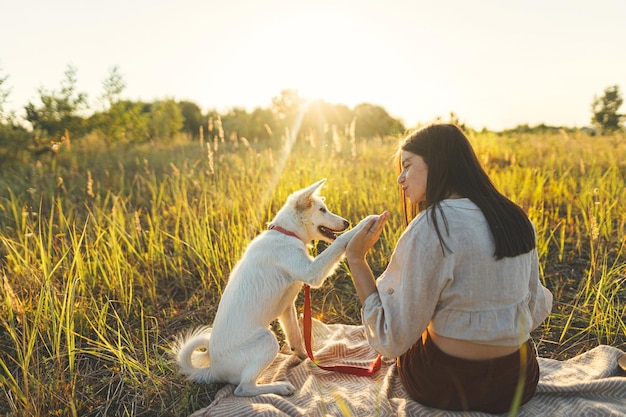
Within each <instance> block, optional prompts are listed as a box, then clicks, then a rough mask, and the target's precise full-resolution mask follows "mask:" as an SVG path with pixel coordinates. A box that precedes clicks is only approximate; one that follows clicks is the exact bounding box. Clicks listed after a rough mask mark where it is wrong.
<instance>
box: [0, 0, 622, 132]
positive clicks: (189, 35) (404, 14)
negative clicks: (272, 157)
mask: <svg viewBox="0 0 626 417" xmlns="http://www.w3.org/2000/svg"><path fill="white" fill-rule="evenodd" d="M3 2H7V3H9V1H8V0H3ZM10 3H11V4H10V6H6V5H3V6H2V7H1V8H0V10H1V13H0V78H2V77H5V76H8V79H7V80H6V82H5V83H4V84H3V85H2V87H3V89H5V88H6V89H9V96H8V103H7V104H8V105H7V107H8V108H9V109H11V110H14V111H16V113H17V114H18V115H23V114H24V111H23V107H24V106H25V105H27V104H28V103H29V102H32V103H34V104H40V102H39V93H38V91H39V89H41V88H44V89H46V90H47V91H58V90H60V87H61V82H62V80H63V78H64V73H65V70H66V69H67V68H68V66H69V65H72V66H73V67H74V68H75V69H76V71H77V80H78V81H77V88H78V90H79V91H81V92H85V93H86V94H87V97H88V99H89V103H90V106H91V109H92V110H101V109H102V104H101V101H100V100H99V97H101V96H102V94H103V86H102V84H103V81H104V80H105V79H106V78H107V77H108V76H109V75H110V73H111V70H112V68H113V67H118V69H119V72H120V73H121V74H122V77H123V79H124V81H125V83H126V86H127V87H126V89H125V90H124V91H123V93H122V98H125V99H129V100H143V101H154V100H159V99H166V98H173V99H176V100H189V101H193V102H195V103H197V104H198V105H199V106H200V108H201V109H202V110H203V112H206V111H208V110H212V109H215V110H218V111H220V112H226V111H228V109H230V108H232V107H243V108H246V109H247V110H249V111H252V110H253V109H254V108H255V107H269V106H270V105H271V100H272V98H273V97H276V96H278V95H280V92H281V91H282V90H285V89H293V90H297V91H298V94H299V95H300V96H301V97H303V98H307V99H323V100H325V101H327V102H329V103H333V104H345V105H347V106H349V107H351V108H352V107H354V106H355V105H357V104H359V103H364V102H365V103H371V104H375V105H379V106H382V107H384V108H385V109H386V110H387V112H388V113H389V114H390V115H391V116H393V117H396V118H399V119H402V120H403V121H404V123H405V125H406V126H407V127H409V128H410V127H413V126H415V125H416V124H418V123H427V122H429V121H432V120H433V119H434V118H436V117H437V116H440V117H442V118H443V119H444V120H447V119H448V116H449V114H450V112H454V113H455V114H456V115H457V116H458V117H459V119H460V120H461V122H463V123H465V124H466V125H468V126H470V127H473V128H475V129H481V128H483V127H486V128H488V129H491V130H502V129H506V128H512V127H515V126H517V125H520V124H529V125H531V126H534V125H537V124H541V123H545V124H547V125H551V126H568V127H583V126H588V125H590V119H591V104H592V102H593V100H594V97H599V96H602V95H603V93H604V90H605V88H607V87H609V86H612V85H618V86H619V87H620V90H621V91H622V93H624V92H625V91H626V53H624V51H625V49H624V40H626V1H624V0H593V1H591V0H584V1H583V0H442V1H434V0H426V1H423V0H406V1H404V0H385V1H382V0H309V1H301V0H226V1H215V0H204V1H202V0H176V1H174V0H107V1H94V0H55V1H50V0H30V1H21V2H18V1H12V2H10ZM621 111H622V113H623V112H625V111H624V107H622V109H621Z"/></svg>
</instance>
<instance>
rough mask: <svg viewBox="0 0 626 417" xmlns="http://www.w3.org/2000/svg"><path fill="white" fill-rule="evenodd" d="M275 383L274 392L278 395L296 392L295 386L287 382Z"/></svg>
mask: <svg viewBox="0 0 626 417" xmlns="http://www.w3.org/2000/svg"><path fill="white" fill-rule="evenodd" d="M275 384H276V385H275V388H276V390H275V391H274V392H275V393H276V394H278V395H293V394H294V393H295V392H296V387H294V386H293V385H292V384H291V383H289V382H276V383H275Z"/></svg>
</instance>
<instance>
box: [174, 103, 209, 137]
mask: <svg viewBox="0 0 626 417" xmlns="http://www.w3.org/2000/svg"><path fill="white" fill-rule="evenodd" d="M178 106H179V107H180V112H181V114H182V115H183V119H184V121H183V131H184V132H185V133H188V134H190V135H191V137H192V138H198V136H199V134H200V126H202V125H204V117H203V116H202V110H200V107H199V106H198V105H197V104H196V103H194V102H192V101H184V100H183V101H181V102H179V103H178Z"/></svg>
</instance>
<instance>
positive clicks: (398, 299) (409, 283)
mask: <svg viewBox="0 0 626 417" xmlns="http://www.w3.org/2000/svg"><path fill="white" fill-rule="evenodd" d="M441 208H442V209H443V212H444V213H445V217H446V220H447V224H448V229H449V234H448V233H446V226H445V223H444V221H443V219H442V218H441V216H440V214H439V213H437V214H438V218H437V220H438V225H439V230H440V231H441V234H442V236H443V238H444V241H445V242H446V244H447V246H448V247H449V248H450V249H451V251H452V253H450V252H449V251H447V250H446V253H445V256H444V254H443V252H442V248H441V245H440V243H439V238H438V237H437V232H436V231H435V228H434V226H433V224H432V219H431V217H430V216H431V214H430V210H425V211H423V212H422V213H420V214H419V215H418V216H417V217H416V218H415V219H413V221H412V222H411V223H410V224H409V226H408V227H407V228H406V230H405V231H404V233H403V234H402V236H401V237H400V239H399V240H398V243H397V245H396V248H395V251H394V253H393V254H392V256H391V259H390V261H389V265H388V266H387V269H386V270H385V271H384V272H383V273H382V275H381V276H380V277H379V278H378V279H377V280H376V286H377V292H375V293H373V294H371V295H370V296H369V297H367V299H366V300H365V302H364V304H363V308H362V310H361V317H362V320H363V324H364V325H365V330H366V334H367V338H368V341H369V343H370V345H371V346H372V347H373V348H374V349H375V350H376V351H378V352H379V353H380V354H382V355H383V356H386V357H388V358H395V357H398V356H400V355H402V354H403V353H405V352H406V351H407V350H408V349H409V347H411V345H413V344H414V343H415V342H416V341H417V340H418V339H419V338H420V337H421V335H422V333H423V331H424V330H425V329H426V327H429V328H430V329H432V330H433V331H434V332H435V333H437V334H439V335H442V336H446V337H450V338H455V339H461V340H466V341H470V342H474V343H480V344H487V345H493V346H519V345H520V344H522V343H523V342H525V341H526V340H528V339H529V338H530V332H531V331H532V330H533V329H535V328H536V327H537V326H539V324H541V322H542V321H543V320H544V319H545V318H546V317H547V316H548V315H549V314H550V310H551V308H552V294H551V293H550V292H549V291H548V290H547V289H545V288H544V287H543V286H542V285H541V282H540V281H539V265H538V259H537V250H536V249H533V250H531V251H530V252H528V253H526V254H523V255H519V256H516V257H512V258H502V259H500V260H496V258H495V257H494V253H495V242H494V240H493V236H492V234H491V231H490V230H489V225H488V223H487V220H486V219H485V217H484V215H483V213H482V211H481V210H480V209H479V208H478V206H476V205H475V204H474V203H473V202H472V201H471V200H469V199H467V198H461V199H449V200H444V201H442V202H441Z"/></svg>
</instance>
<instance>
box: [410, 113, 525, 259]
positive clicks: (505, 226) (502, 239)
mask: <svg viewBox="0 0 626 417" xmlns="http://www.w3.org/2000/svg"><path fill="white" fill-rule="evenodd" d="M400 150H402V151H407V152H411V153H414V154H416V155H419V156H421V157H422V158H423V159H424V162H425V163H426V165H427V166H428V178H427V183H426V201H425V202H424V203H423V204H421V205H420V206H419V210H424V209H427V208H431V212H430V217H431V220H432V222H433V224H434V227H435V230H436V231H437V235H438V237H439V242H440V243H441V247H442V250H444V253H445V250H449V248H448V247H447V245H446V244H445V240H444V239H443V235H442V233H441V229H440V226H439V222H438V221H437V218H438V217H440V216H441V219H442V220H443V223H444V227H445V230H446V233H448V225H447V221H446V218H445V216H444V214H443V210H442V209H441V204H440V203H441V200H444V199H445V198H447V197H449V196H450V195H451V194H454V193H456V194H458V195H459V196H461V197H466V198H469V199H470V200H471V201H473V202H474V204H476V205H477V206H478V207H479V208H480V210H481V211H482V212H483V214H484V216H485V218H486V219H487V223H488V224H489V229H490V230H491V234H492V235H493V237H494V240H495V243H496V250H495V253H494V256H495V257H496V259H502V258H504V257H513V256H517V255H521V254H523V253H527V252H529V251H531V250H532V249H534V248H535V232H534V229H533V226H532V223H531V222H530V220H529V219H528V216H527V215H526V213H524V211H523V210H522V208H521V207H519V206H518V205H517V204H515V203H514V202H512V201H511V200H509V199H508V198H507V197H505V196H504V195H502V194H501V193H500V192H499V191H498V190H497V189H496V187H495V186H494V185H493V183H492V182H491V179H490V178H489V176H488V175H487V173H486V172H485V170H484V169H483V168H482V166H481V165H480V162H479V161H478V158H477V157H476V153H475V152H474V149H473V148H472V145H471V144H470V142H469V140H468V139H467V137H466V136H465V134H464V133H463V132H462V131H461V129H459V128H458V127H457V126H456V125H454V124H433V125H430V126H427V127H424V128H422V129H419V130H417V131H415V132H414V133H412V134H410V135H409V136H408V137H407V138H406V139H404V141H403V142H402V143H401V145H400ZM405 207H406V204H405ZM405 214H408V213H407V210H405Z"/></svg>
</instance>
